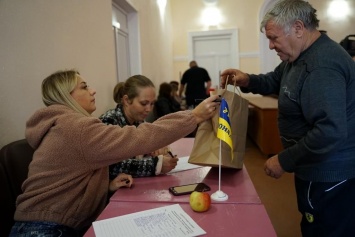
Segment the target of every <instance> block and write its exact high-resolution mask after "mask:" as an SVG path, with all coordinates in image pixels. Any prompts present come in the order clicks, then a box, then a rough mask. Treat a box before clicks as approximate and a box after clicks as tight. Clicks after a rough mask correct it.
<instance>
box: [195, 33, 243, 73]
mask: <svg viewBox="0 0 355 237" xmlns="http://www.w3.org/2000/svg"><path fill="white" fill-rule="evenodd" d="M219 36H227V37H228V38H229V39H230V42H231V52H232V53H231V65H230V67H231V68H239V47H238V29H226V30H211V31H193V32H188V52H189V61H191V60H194V48H193V47H194V42H195V40H196V39H197V38H198V39H199V40H201V39H202V40H203V38H206V39H208V38H211V37H219ZM233 52H234V53H233Z"/></svg>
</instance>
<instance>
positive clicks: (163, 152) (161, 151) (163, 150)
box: [151, 146, 170, 157]
mask: <svg viewBox="0 0 355 237" xmlns="http://www.w3.org/2000/svg"><path fill="white" fill-rule="evenodd" d="M168 151H170V148H169V146H165V147H163V148H160V149H159V150H156V151H153V152H152V153H151V156H153V157H154V156H159V155H163V156H164V155H168Z"/></svg>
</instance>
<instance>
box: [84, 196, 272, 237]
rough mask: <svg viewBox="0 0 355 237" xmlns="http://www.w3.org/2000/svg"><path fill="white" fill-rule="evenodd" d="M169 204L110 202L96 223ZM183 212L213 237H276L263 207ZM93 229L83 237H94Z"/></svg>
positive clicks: (216, 207) (188, 209) (229, 206)
mask: <svg viewBox="0 0 355 237" xmlns="http://www.w3.org/2000/svg"><path fill="white" fill-rule="evenodd" d="M165 205H171V204H168V203H159V202H155V203H144V202H143V203H131V202H110V203H109V204H108V205H107V207H106V209H105V210H104V211H103V212H102V213H101V215H100V216H99V217H98V219H97V220H103V219H107V218H112V217H116V216H121V215H126V214H130V213H134V212H138V211H145V210H148V209H153V208H158V207H162V206H165ZM180 206H181V207H182V209H183V210H184V211H185V212H186V213H187V214H188V215H189V216H191V218H192V219H193V220H194V221H195V222H196V223H197V224H198V225H199V226H200V227H201V228H202V229H204V230H205V231H206V233H207V234H206V235H204V236H211V237H219V236H221V237H222V236H223V237H226V236H242V237H256V236H262V237H276V233H275V230H274V228H273V226H272V224H271V221H270V219H269V217H268V215H267V213H266V211H265V208H264V206H263V205H261V204H246V205H240V204H226V203H224V204H212V206H211V208H210V209H209V210H208V211H207V212H202V213H198V212H194V211H192V209H191V207H190V205H189V204H186V203H185V204H181V203H180ZM94 236H95V233H94V229H93V227H92V226H91V227H90V229H89V230H88V231H87V232H86V234H85V235H84V237H94Z"/></svg>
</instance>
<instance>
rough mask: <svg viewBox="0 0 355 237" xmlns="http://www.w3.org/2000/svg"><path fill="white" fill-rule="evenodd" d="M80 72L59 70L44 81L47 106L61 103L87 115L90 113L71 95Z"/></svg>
mask: <svg viewBox="0 0 355 237" xmlns="http://www.w3.org/2000/svg"><path fill="white" fill-rule="evenodd" d="M78 75H80V73H79V72H78V71H76V70H74V69H71V70H65V71H57V72H55V73H53V74H52V75H50V76H48V77H47V78H45V79H44V80H43V82H42V101H43V103H44V104H45V105H46V106H50V105H54V104H61V105H66V106H68V107H69V108H71V109H73V110H75V111H77V112H79V113H81V114H83V115H85V116H90V114H89V113H88V112H87V111H86V110H85V109H83V107H81V106H80V105H79V104H78V103H77V102H76V101H75V100H74V99H73V97H72V96H71V94H70V93H71V92H72V91H73V90H74V89H75V87H76V85H77V84H78Z"/></svg>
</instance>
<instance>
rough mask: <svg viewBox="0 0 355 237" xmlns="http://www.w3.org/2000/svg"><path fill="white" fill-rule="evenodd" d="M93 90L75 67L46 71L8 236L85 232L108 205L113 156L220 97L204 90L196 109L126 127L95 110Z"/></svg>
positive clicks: (140, 149) (209, 108)
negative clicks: (30, 152) (102, 117)
mask: <svg viewBox="0 0 355 237" xmlns="http://www.w3.org/2000/svg"><path fill="white" fill-rule="evenodd" d="M95 93H96V92H95V90H93V89H91V88H90V87H88V85H87V83H86V82H85V81H84V79H83V78H82V77H81V76H80V75H79V73H78V72H76V71H75V70H68V71H59V72H56V73H54V74H52V75H50V76H48V77H47V78H46V79H44V81H43V83H42V98H43V102H44V104H45V105H46V106H47V107H45V108H42V109H39V110H38V111H36V112H35V113H34V115H33V116H31V118H30V119H29V120H28V121H27V123H26V132H25V135H26V139H27V141H28V143H29V144H30V145H31V146H32V147H33V148H34V150H35V152H34V154H33V160H32V162H31V163H30V165H29V171H28V177H27V179H26V180H25V181H24V183H23V184H22V190H23V193H22V194H20V195H19V196H18V198H17V206H16V212H15V216H14V219H15V221H16V222H15V224H14V226H13V228H12V230H11V233H10V236H16V237H19V236H20V237H21V236H30V235H31V234H34V235H37V236H62V237H67V236H82V235H83V233H84V232H85V231H86V229H87V228H88V227H89V226H90V225H91V223H92V222H93V221H94V220H95V219H96V218H97V216H98V215H99V214H100V213H101V212H102V210H103V208H104V207H105V204H106V198H107V195H108V186H109V175H108V166H109V165H110V164H113V163H116V162H118V161H121V160H124V159H126V157H132V156H135V155H139V154H144V153H148V152H150V151H152V150H157V149H158V148H160V147H164V146H166V145H168V144H170V143H172V142H174V141H175V140H177V139H179V138H182V137H184V136H185V135H186V134H188V133H190V132H191V131H193V130H194V129H195V128H196V126H197V124H198V123H200V122H202V121H204V120H206V119H208V118H210V117H211V116H213V114H214V113H215V111H216V106H218V103H215V102H213V100H214V99H216V98H217V97H214V98H207V99H206V100H205V101H204V102H203V103H202V104H201V105H199V106H198V107H196V108H195V109H194V110H192V111H182V112H177V113H174V114H169V115H167V116H164V118H161V119H159V120H158V121H156V122H155V123H144V124H142V125H140V126H139V127H135V126H125V127H123V128H121V127H119V126H107V125H106V124H104V123H102V122H101V120H99V119H97V118H94V117H92V116H91V114H92V113H93V112H94V111H95V110H96V106H95V97H94V96H95ZM147 134H149V139H147ZM127 178H129V177H127ZM130 181H131V180H130Z"/></svg>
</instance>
